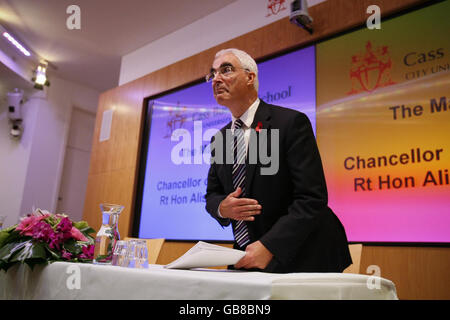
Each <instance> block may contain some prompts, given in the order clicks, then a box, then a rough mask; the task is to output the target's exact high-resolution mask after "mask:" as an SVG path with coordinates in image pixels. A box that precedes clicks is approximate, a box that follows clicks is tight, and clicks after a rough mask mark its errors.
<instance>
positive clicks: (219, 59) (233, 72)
mask: <svg viewBox="0 0 450 320" xmlns="http://www.w3.org/2000/svg"><path fill="white" fill-rule="evenodd" d="M211 76H212V77H211ZM210 80H211V81H212V87H213V93H214V97H215V98H216V100H217V102H218V103H219V104H221V105H224V106H227V107H229V108H232V107H233V106H237V105H247V106H249V105H250V104H251V103H252V102H253V101H254V100H255V99H256V98H257V96H258V67H257V65H256V62H255V60H253V58H252V57H250V56H249V55H248V54H247V53H245V52H244V51H241V50H238V49H225V50H221V51H219V52H217V54H216V56H215V58H214V62H213V65H212V68H211V74H210Z"/></svg>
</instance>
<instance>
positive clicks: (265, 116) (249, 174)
mask: <svg viewBox="0 0 450 320" xmlns="http://www.w3.org/2000/svg"><path fill="white" fill-rule="evenodd" d="M256 127H259V128H260V129H269V128H270V109H269V106H268V104H267V103H265V102H264V101H262V100H260V103H259V106H258V109H257V110H256V113H255V118H254V119H253V123H252V125H251V129H250V130H254V132H256V134H250V140H249V142H248V145H249V147H248V149H247V150H248V152H247V160H246V161H247V166H246V183H245V190H247V195H248V193H249V191H250V187H251V184H252V181H253V177H254V174H255V170H256V167H257V163H258V162H259V132H258V131H259V130H255V129H256ZM252 145H253V146H254V147H253V148H254V150H256V151H257V152H258V154H257V155H256V159H258V161H257V162H256V163H249V160H250V157H249V153H250V150H251V148H252V147H251V146H252ZM255 146H256V147H255ZM230 176H231V175H230ZM247 195H246V196H247Z"/></svg>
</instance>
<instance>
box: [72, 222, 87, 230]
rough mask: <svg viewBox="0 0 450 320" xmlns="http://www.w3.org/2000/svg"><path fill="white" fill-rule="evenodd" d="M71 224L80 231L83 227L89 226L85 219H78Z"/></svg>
mask: <svg viewBox="0 0 450 320" xmlns="http://www.w3.org/2000/svg"><path fill="white" fill-rule="evenodd" d="M73 226H74V227H75V228H77V229H78V230H80V231H82V230H83V229H86V228H89V225H88V223H87V222H86V221H78V222H74V223H73Z"/></svg>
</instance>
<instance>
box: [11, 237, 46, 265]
mask: <svg viewBox="0 0 450 320" xmlns="http://www.w3.org/2000/svg"><path fill="white" fill-rule="evenodd" d="M36 259H38V260H43V261H46V260H47V255H46V253H45V247H44V244H43V243H42V242H34V241H33V240H29V241H27V242H25V246H24V247H23V249H22V250H20V251H18V252H17V253H16V254H15V255H14V257H13V258H12V259H11V260H10V262H16V261H17V262H27V261H26V260H36Z"/></svg>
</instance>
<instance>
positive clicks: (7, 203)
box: [0, 77, 99, 226]
mask: <svg viewBox="0 0 450 320" xmlns="http://www.w3.org/2000/svg"><path fill="white" fill-rule="evenodd" d="M50 82H51V86H50V87H49V88H47V89H46V91H45V92H42V91H36V93H35V94H34V95H33V96H30V97H27V98H28V99H29V100H28V101H27V102H26V103H25V104H24V106H23V112H24V115H23V118H24V123H23V125H24V134H23V136H22V139H21V140H20V141H14V140H12V139H11V138H10V137H9V123H8V119H7V117H6V116H5V115H4V113H6V112H7V109H6V108H1V109H0V128H1V129H0V154H1V157H0V214H6V215H7V216H8V217H7V220H6V221H5V224H4V225H5V226H8V225H12V224H15V223H17V222H18V221H19V218H20V217H21V216H23V215H26V214H27V213H30V212H31V209H32V207H33V206H35V207H36V208H42V209H46V210H49V211H51V212H54V211H55V209H56V204H57V198H58V193H59V186H60V179H61V174H62V168H63V164H64V154H65V150H66V144H67V137H68V133H69V132H68V130H69V128H70V115H71V109H72V108H73V106H77V107H79V108H82V109H85V110H88V111H91V112H94V113H96V111H97V105H98V98H99V92H97V91H96V90H93V89H90V88H88V87H85V86H82V85H79V84H76V83H73V82H69V81H66V80H63V79H59V78H56V77H50Z"/></svg>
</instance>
